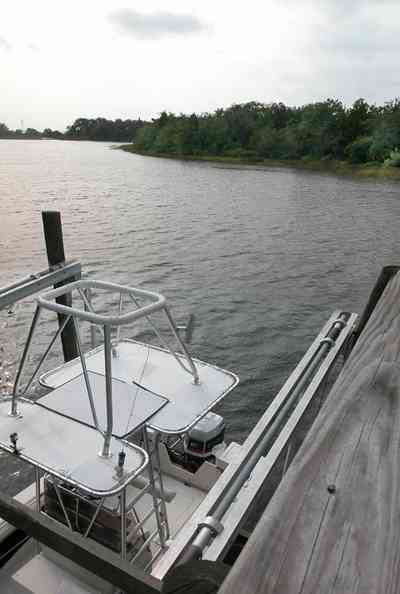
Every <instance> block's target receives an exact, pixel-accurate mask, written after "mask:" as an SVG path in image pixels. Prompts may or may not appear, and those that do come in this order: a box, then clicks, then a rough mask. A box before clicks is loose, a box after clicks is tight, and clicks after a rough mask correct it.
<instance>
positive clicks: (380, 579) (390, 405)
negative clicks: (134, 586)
mask: <svg viewBox="0 0 400 594" xmlns="http://www.w3.org/2000/svg"><path fill="white" fill-rule="evenodd" d="M399 468H400V273H397V274H395V276H394V277H393V278H392V279H391V280H390V281H389V283H388V284H387V286H386V288H385V290H384V291H383V293H382V296H381V298H380V299H379V301H378V303H377V305H376V307H375V308H374V310H373V311H372V314H371V316H370V317H369V320H368V322H367V323H366V325H365V328H364V330H363V331H362V333H361V335H360V337H359V339H358V341H357V343H356V345H355V347H354V349H353V350H352V352H351V354H350V356H349V358H348V360H347V362H346V365H345V367H344V368H343V370H342V372H341V374H340V376H339V378H338V380H337V381H336V383H335V385H334V387H333V388H332V390H331V392H330V394H329V396H328V398H327V400H326V402H325V404H324V406H323V408H322V410H321V412H320V414H319V416H318V417H317V420H316V421H315V423H314V425H313V427H312V428H311V430H310V432H309V434H308V436H307V437H306V439H305V441H304V442H303V445H302V446H301V448H300V449H299V451H298V452H297V454H296V456H295V458H294V461H293V462H292V465H291V466H290V468H289V470H288V472H287V474H286V476H285V478H284V479H283V481H282V483H281V485H280V487H279V488H278V489H277V491H276V492H275V494H274V496H273V498H272V500H271V502H270V504H269V505H268V507H267V508H266V510H265V512H264V514H263V516H262V518H261V520H260V522H259V523H258V525H257V527H256V529H255V530H254V532H253V534H252V535H251V537H250V539H249V541H248V543H247V545H246V546H245V548H244V550H243V551H242V553H241V555H240V556H239V558H238V560H237V561H236V563H235V565H234V566H233V568H232V570H231V572H230V574H229V575H228V578H227V579H226V580H225V582H224V584H223V586H222V587H221V589H220V590H219V592H220V594H243V592H252V594H261V593H263V594H300V593H301V594H322V593H325V592H326V593H328V592H329V594H344V593H346V594H356V593H357V594H389V593H390V594H393V593H394V592H399V591H400V563H399V561H400V541H399V525H400V473H399Z"/></svg>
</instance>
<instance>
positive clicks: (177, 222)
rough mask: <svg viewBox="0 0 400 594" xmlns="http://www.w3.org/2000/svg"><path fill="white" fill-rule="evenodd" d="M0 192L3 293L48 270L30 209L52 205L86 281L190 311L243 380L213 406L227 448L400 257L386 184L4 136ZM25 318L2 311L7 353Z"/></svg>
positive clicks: (36, 212)
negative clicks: (127, 288)
mask: <svg viewBox="0 0 400 594" xmlns="http://www.w3.org/2000/svg"><path fill="white" fill-rule="evenodd" d="M0 196H1V201H0V220H1V232H0V233H1V234H0V286H2V285H4V284H5V283H7V282H9V281H12V280H13V279H15V278H18V277H19V276H24V275H26V274H27V273H28V274H29V273H31V272H33V271H37V270H39V269H41V268H44V267H45V266H46V256H45V251H44V242H43V239H42V229H41V217H40V212H41V210H42V209H59V210H61V212H62V217H63V223H64V235H65V244H66V251H67V254H68V257H75V258H79V259H80V260H81V261H82V264H83V266H84V270H85V272H86V274H87V275H90V276H95V277H97V278H104V279H109V280H114V281H116V282H122V283H129V284H132V285H137V286H141V287H144V288H149V289H150V288H152V289H155V290H157V291H160V292H162V293H164V294H165V295H166V296H167V298H168V300H169V301H170V303H171V305H172V310H173V313H174V314H175V317H176V319H177V320H178V321H179V322H182V321H183V320H184V318H185V317H186V316H187V315H188V314H189V313H190V312H194V313H195V314H196V317H197V328H196V330H195V333H194V338H193V342H192V352H193V353H194V354H195V355H196V356H198V357H200V358H203V359H205V360H208V361H212V362H215V363H217V364H219V365H221V366H224V367H226V368H228V369H232V370H233V371H235V372H237V373H238V374H239V376H240V378H241V385H240V387H239V388H238V389H237V390H236V392H235V393H234V394H232V396H231V397H230V398H229V399H228V400H227V401H226V403H225V404H224V405H223V409H222V412H223V414H224V415H225V417H226V419H227V421H228V423H229V428H230V437H232V438H236V439H241V438H243V437H244V436H245V435H246V433H247V432H248V430H249V429H250V428H251V427H252V425H253V424H254V422H255V420H256V419H257V418H258V417H259V415H260V413H261V412H262V411H263V410H264V409H265V407H266V405H267V403H268V402H269V401H270V399H271V398H272V397H273V395H274V393H275V392H276V391H277V389H278V388H279V387H280V385H281V384H282V383H283V381H284V379H285V378H286V377H287V375H288V373H289V372H290V370H291V368H292V367H293V366H294V364H295V363H296V361H297V360H298V359H299V358H300V357H301V355H302V353H303V352H304V350H305V349H306V347H307V345H308V344H309V343H310V341H311V340H312V338H313V337H314V335H315V333H316V332H317V331H318V330H319V328H320V326H321V325H322V323H323V322H324V321H325V320H326V318H327V317H328V316H329V315H330V313H331V312H332V311H333V310H334V309H336V308H343V309H346V310H354V311H359V310H360V309H361V308H362V306H363V305H364V303H365V300H366V297H367V294H368V291H369V289H370V288H371V285H372V284H373V283H374V281H375V279H376V277H377V275H378V273H379V271H380V269H381V267H382V266H384V265H386V264H394V263H398V262H399V260H400V257H399V256H400V254H399V251H400V244H399V233H398V229H399V222H400V185H398V184H395V183H389V182H388V183H386V182H376V181H358V180H353V179H346V178H339V177H334V176H330V175H321V174H313V173H309V172H302V171H295V170H290V169H276V168H269V169H261V168H257V167H233V166H221V165H219V164H218V165H217V164H211V163H194V162H192V163H191V162H180V161H173V160H166V159H154V158H145V157H140V156H136V155H131V154H127V153H123V152H122V151H117V150H111V145H109V144H103V143H101V144H99V143H98V144H96V143H79V142H57V141H4V140H3V141H0ZM31 312H32V304H31V303H28V304H27V307H26V308H25V307H20V308H19V310H17V312H16V314H14V316H12V319H10V320H8V321H7V320H5V319H4V314H3V321H2V325H3V334H5V333H7V336H8V347H7V348H8V349H9V351H10V352H12V350H13V348H14V347H13V344H12V343H13V340H14V338H13V336H14V334H15V333H16V335H17V339H16V340H17V342H19V343H20V342H22V340H23V337H24V332H25V324H26V323H27V321H28V320H29V317H30V315H31ZM0 322H1V320H0ZM7 322H8V324H9V326H10V327H9V328H4V326H5V324H6V323H7ZM50 328H51V327H50V323H49V322H46V323H45V327H44V337H43V339H42V340H43V341H45V339H46V335H48V333H49V332H50ZM10 337H11V338H10ZM17 346H18V345H17ZM10 356H11V355H10Z"/></svg>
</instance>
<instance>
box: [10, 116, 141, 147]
mask: <svg viewBox="0 0 400 594" xmlns="http://www.w3.org/2000/svg"><path fill="white" fill-rule="evenodd" d="M143 125H144V122H142V121H141V120H140V119H139V120H120V119H117V120H114V121H113V120H107V119H106V118H91V119H87V118H78V119H77V120H75V122H74V123H73V124H72V125H71V126H68V127H67V130H66V132H65V133H62V132H59V131H58V130H51V129H50V128H45V129H44V130H43V131H42V132H39V131H38V130H35V129H34V128H27V129H26V130H25V131H22V130H9V129H8V128H7V126H6V125H5V124H2V123H0V138H60V139H61V138H64V139H67V140H108V141H111V142H132V140H133V139H134V138H135V134H136V131H137V130H138V129H139V128H140V127H141V126H143Z"/></svg>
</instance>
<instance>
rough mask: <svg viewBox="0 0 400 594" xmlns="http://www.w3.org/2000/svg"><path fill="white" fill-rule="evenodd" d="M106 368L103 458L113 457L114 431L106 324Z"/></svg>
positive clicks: (107, 327) (108, 327)
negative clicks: (112, 440)
mask: <svg viewBox="0 0 400 594" xmlns="http://www.w3.org/2000/svg"><path fill="white" fill-rule="evenodd" d="M104 370H105V382H106V413H107V427H106V430H105V433H104V444H103V449H102V451H101V454H100V455H101V456H102V457H103V458H110V457H111V450H110V445H111V436H112V431H113V404H112V368H111V328H110V326H108V325H107V324H104Z"/></svg>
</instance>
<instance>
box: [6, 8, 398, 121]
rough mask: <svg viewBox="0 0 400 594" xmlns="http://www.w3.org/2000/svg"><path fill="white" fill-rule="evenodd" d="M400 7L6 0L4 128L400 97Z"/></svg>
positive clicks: (348, 103) (380, 101)
mask: <svg viewBox="0 0 400 594" xmlns="http://www.w3.org/2000/svg"><path fill="white" fill-rule="evenodd" d="M399 50H400V1H399V0H258V1H256V0H247V1H246V2H244V1H243V0H242V1H241V2H234V1H233V0H230V1H227V0H220V1H218V0H212V1H210V0H202V1H201V2H200V1H194V0H184V1H182V0H164V1H163V2H161V1H157V0H146V1H145V2H144V1H141V0H136V1H135V2H133V1H132V0H125V1H123V2H120V1H119V0H79V1H78V0H1V2H0V122H4V123H5V124H6V125H7V126H8V127H9V128H11V129H15V128H20V127H21V121H22V122H23V127H24V128H27V127H32V128H36V129H38V130H43V129H44V128H46V127H49V128H52V129H59V130H61V131H63V130H64V129H65V128H66V126H67V125H69V124H71V123H72V122H73V121H74V120H75V119H76V118H78V117H87V118H90V117H100V116H101V117H106V118H109V119H115V118H122V119H126V118H131V119H137V118H139V117H140V118H142V119H150V118H152V117H157V115H158V114H159V113H160V112H161V111H163V110H167V111H172V112H174V113H193V112H196V113H203V112H212V111H214V110H215V109H217V108H220V107H228V106H229V105H231V104H232V103H243V102H246V101H260V102H263V103H270V102H273V101H283V102H284V103H286V104H287V105H303V104H305V103H309V102H314V101H319V100H324V99H326V98H328V97H331V98H335V99H340V100H341V101H343V102H344V103H345V104H346V105H350V104H351V103H353V102H354V101H355V100H356V99H357V98H360V97H363V98H365V99H366V100H367V101H369V102H370V103H378V104H382V103H384V102H385V101H389V100H391V99H393V98H395V97H396V96H399V95H400V69H399V67H398V56H399Z"/></svg>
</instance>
